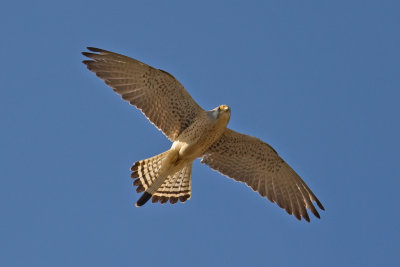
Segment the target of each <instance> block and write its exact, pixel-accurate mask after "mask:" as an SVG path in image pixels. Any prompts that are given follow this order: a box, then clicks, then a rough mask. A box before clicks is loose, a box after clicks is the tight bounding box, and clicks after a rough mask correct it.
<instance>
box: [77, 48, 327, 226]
mask: <svg viewBox="0 0 400 267" xmlns="http://www.w3.org/2000/svg"><path fill="white" fill-rule="evenodd" d="M88 50H89V51H91V52H83V53H82V54H83V55H84V56H86V57H88V58H89V60H84V61H83V63H84V64H85V65H86V66H87V68H88V69H89V70H91V71H93V72H94V73H95V74H96V75H97V76H98V77H99V78H101V79H103V80H104V81H105V83H106V84H107V85H109V86H110V87H112V88H113V89H114V91H115V92H117V93H118V94H119V95H121V97H122V98H123V99H124V100H126V101H128V102H129V103H130V104H132V105H134V106H136V107H137V108H138V109H140V110H141V111H142V112H143V114H144V115H145V116H146V117H147V118H148V119H149V120H150V122H152V123H153V124H154V125H155V126H156V127H157V128H158V129H159V130H161V131H162V132H163V133H164V134H165V135H166V136H167V137H168V138H169V139H170V140H171V141H172V142H173V143H172V146H171V148H170V149H169V150H168V151H165V152H163V153H161V154H159V155H156V156H154V157H151V158H148V159H144V160H140V161H137V162H135V163H134V165H133V166H132V168H131V171H132V174H131V177H132V178H133V179H134V182H133V185H134V186H136V191H137V192H138V193H141V192H143V194H142V196H141V197H140V198H139V200H138V201H137V203H136V205H137V206H142V205H144V204H145V203H146V202H147V201H148V200H150V199H151V200H152V202H153V203H155V202H160V203H166V202H167V201H169V202H170V203H171V204H174V203H177V202H178V201H180V202H185V201H186V200H188V199H189V198H190V197H191V194H192V185H191V178H192V163H193V161H194V160H195V159H196V158H201V159H202V160H201V162H202V163H204V164H207V165H208V166H210V167H211V168H213V169H215V170H217V171H219V172H220V173H222V174H224V175H226V176H228V177H230V178H233V179H235V180H237V181H240V182H243V183H245V184H247V185H248V186H249V187H251V188H252V189H253V190H255V191H257V192H258V193H259V194H260V195H261V196H264V197H267V198H268V199H269V200H270V201H272V202H276V203H277V204H278V205H279V206H280V207H281V208H283V209H285V210H286V211H287V212H288V213H289V214H293V215H294V216H295V217H296V218H297V219H299V220H301V218H304V219H305V220H307V221H310V219H309V216H308V213H307V209H308V210H310V211H311V212H312V213H313V214H314V215H315V216H316V217H318V218H319V217H320V215H319V213H318V211H317V210H316V208H315V206H314V204H313V202H315V203H317V205H318V207H319V208H321V209H322V210H323V209H324V207H323V206H322V204H321V202H320V201H319V200H318V199H317V197H316V196H315V195H314V193H313V192H312V191H311V190H310V188H309V187H308V186H307V185H306V184H305V182H304V181H303V180H302V179H301V178H300V177H299V175H297V173H296V172H295V171H294V170H292V169H291V168H290V167H289V165H287V164H286V162H285V161H284V160H283V159H282V158H280V156H279V155H278V154H277V152H276V151H275V150H274V149H273V148H272V147H271V146H269V145H268V144H267V143H265V142H263V141H261V140H259V139H257V138H255V137H252V136H248V135H244V134H240V133H238V132H235V131H232V130H230V129H228V128H227V125H228V122H229V119H230V108H229V107H228V106H226V105H221V106H219V107H216V108H215V109H213V110H209V111H206V110H203V109H202V108H201V107H200V106H199V105H198V104H197V103H196V102H195V101H194V100H193V98H192V97H191V96H190V95H189V93H188V92H187V91H186V90H185V88H184V87H183V86H182V85H181V84H180V83H179V82H178V81H177V80H176V79H175V78H174V77H173V76H172V75H171V74H169V73H167V72H165V71H163V70H159V69H155V68H153V67H151V66H148V65H146V64H144V63H142V62H140V61H137V60H135V59H132V58H129V57H127V56H123V55H120V54H117V53H113V52H110V51H106V50H103V49H99V48H93V47H88Z"/></svg>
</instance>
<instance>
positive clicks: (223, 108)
mask: <svg viewBox="0 0 400 267" xmlns="http://www.w3.org/2000/svg"><path fill="white" fill-rule="evenodd" d="M208 114H209V116H210V117H212V118H213V119H215V120H219V121H220V120H223V121H226V123H228V121H229V119H230V117H231V109H230V107H229V106H227V105H220V106H218V107H216V108H214V109H212V110H210V111H208Z"/></svg>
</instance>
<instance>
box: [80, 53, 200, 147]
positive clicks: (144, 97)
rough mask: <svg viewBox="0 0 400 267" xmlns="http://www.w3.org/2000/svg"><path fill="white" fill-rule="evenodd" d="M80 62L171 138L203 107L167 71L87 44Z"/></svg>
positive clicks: (192, 119) (173, 138)
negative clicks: (85, 58)
mask: <svg viewBox="0 0 400 267" xmlns="http://www.w3.org/2000/svg"><path fill="white" fill-rule="evenodd" d="M88 50H90V51H91V52H83V53H82V54H83V55H84V56H86V57H88V58H90V60H84V61H83V63H84V64H85V65H86V66H87V68H88V69H89V70H91V71H92V72H94V73H95V74H96V75H97V76H98V77H99V78H101V79H102V80H104V81H105V83H106V84H107V85H109V86H110V87H112V88H113V89H114V91H115V92H117V93H118V94H119V95H121V97H122V98H123V99H124V100H126V101H128V102H129V103H131V104H132V105H134V106H136V107H137V108H138V109H140V110H141V111H142V112H143V114H144V115H145V116H146V117H147V118H148V119H149V120H150V122H152V123H153V124H154V125H155V126H156V127H157V128H158V129H159V130H161V131H162V132H163V133H164V134H165V135H166V136H167V137H168V138H169V139H170V140H172V141H174V140H175V139H176V138H177V137H178V136H179V134H180V133H181V132H182V131H183V130H184V129H186V128H187V127H188V126H189V125H190V124H191V123H192V122H193V121H194V120H195V118H196V116H197V115H198V113H200V112H202V111H203V109H202V108H201V107H200V106H199V105H198V104H197V103H196V102H195V101H194V100H193V98H192V97H191V96H190V94H189V93H188V92H187V91H186V89H185V88H184V87H183V86H182V85H181V84H180V83H179V82H178V81H177V80H176V79H175V78H174V77H173V76H172V75H171V74H169V73H167V72H165V71H163V70H159V69H155V68H153V67H151V66H148V65H146V64H144V63H142V62H140V61H137V60H135V59H132V58H130V57H127V56H123V55H120V54H117V53H113V52H109V51H106V50H103V49H99V48H93V47H88ZM203 112H204V111H203Z"/></svg>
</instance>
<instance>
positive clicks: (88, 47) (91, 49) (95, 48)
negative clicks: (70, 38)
mask: <svg viewBox="0 0 400 267" xmlns="http://www.w3.org/2000/svg"><path fill="white" fill-rule="evenodd" d="M86 49H87V50H89V51H92V52H102V51H104V50H103V49H100V48H97V47H93V46H87V47H86Z"/></svg>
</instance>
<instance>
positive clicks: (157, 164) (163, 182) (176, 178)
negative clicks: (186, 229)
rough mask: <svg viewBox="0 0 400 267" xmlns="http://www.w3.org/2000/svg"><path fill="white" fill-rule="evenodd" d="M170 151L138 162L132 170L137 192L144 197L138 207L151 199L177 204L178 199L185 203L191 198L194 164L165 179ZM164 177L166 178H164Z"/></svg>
mask: <svg viewBox="0 0 400 267" xmlns="http://www.w3.org/2000/svg"><path fill="white" fill-rule="evenodd" d="M167 155H168V151H167V152H164V153H161V154H159V155H157V156H154V157H152V158H149V159H144V160H140V161H137V162H136V163H135V164H134V165H133V166H132V168H131V171H132V174H131V177H132V178H134V179H135V181H134V182H133V185H134V186H137V188H136V192H138V193H140V192H143V191H145V192H144V193H143V195H142V196H141V197H140V198H139V200H138V201H137V202H136V206H138V207H140V206H143V205H144V204H145V203H146V202H147V201H148V200H149V199H150V198H152V202H153V203H155V202H158V201H160V202H161V203H166V202H167V201H168V200H169V201H170V203H171V204H175V203H176V202H177V201H178V199H179V200H180V201H181V202H185V201H186V200H187V199H189V198H190V196H191V189H192V185H191V177H192V163H189V164H186V165H185V166H184V167H183V168H182V169H181V170H179V171H177V172H176V173H174V174H172V175H168V176H167V177H165V171H164V170H163V171H161V167H162V162H163V159H164V158H165V157H166V156H167ZM163 176H164V177H163Z"/></svg>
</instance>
